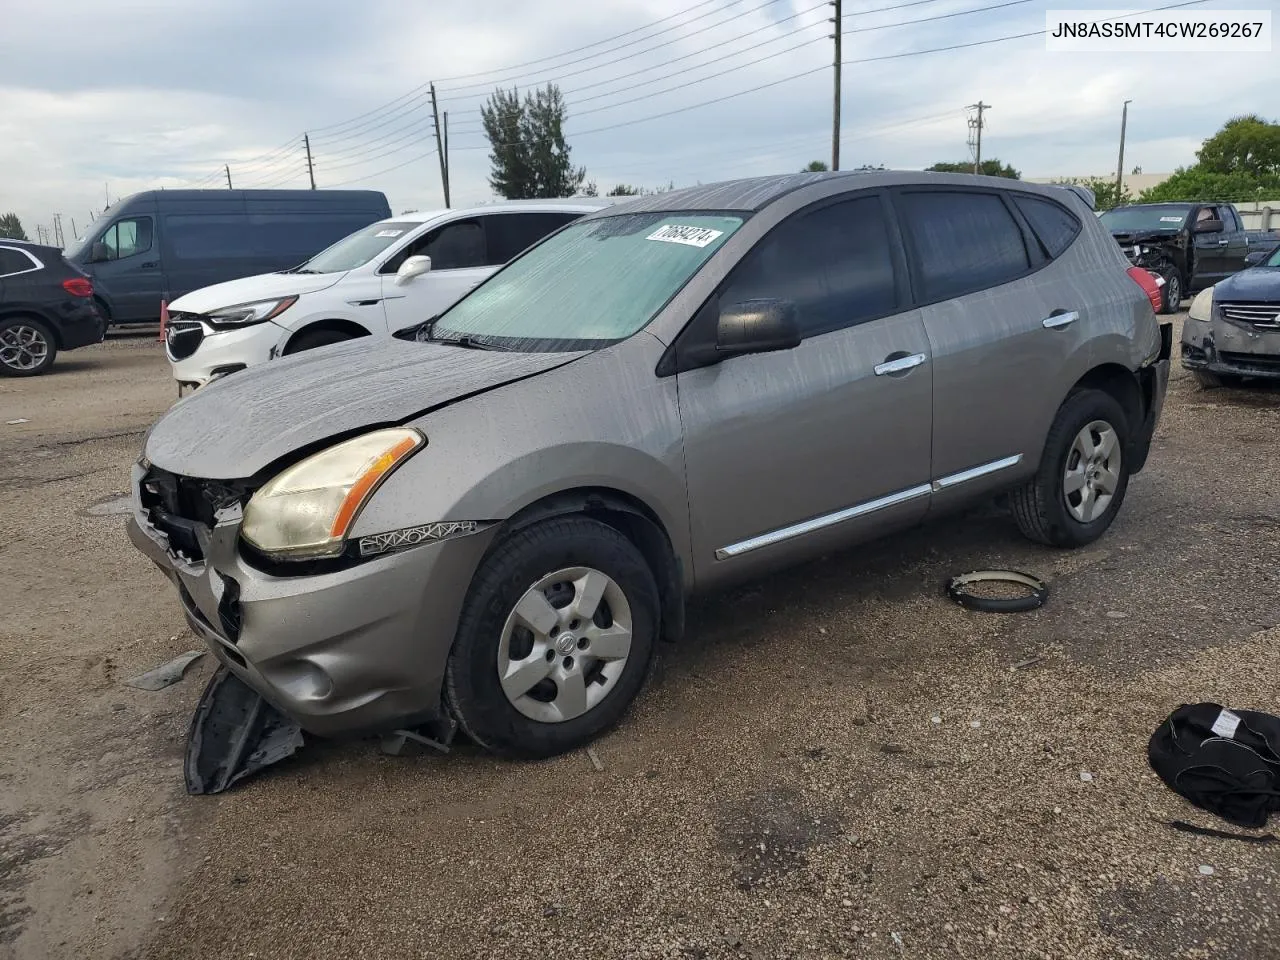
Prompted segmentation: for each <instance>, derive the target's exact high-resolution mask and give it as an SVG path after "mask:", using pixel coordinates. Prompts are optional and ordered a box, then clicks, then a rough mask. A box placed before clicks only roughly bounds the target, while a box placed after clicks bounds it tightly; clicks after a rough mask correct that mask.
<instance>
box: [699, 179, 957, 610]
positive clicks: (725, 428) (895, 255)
mask: <svg viewBox="0 0 1280 960" xmlns="http://www.w3.org/2000/svg"><path fill="white" fill-rule="evenodd" d="M760 298H777V299H783V300H788V301H791V302H793V303H794V304H795V305H796V307H797V310H798V318H799V324H800V328H801V334H802V336H803V340H802V341H801V343H800V344H799V346H797V347H794V348H793V349H789V350H780V351H776V352H772V353H760V354H752V355H745V356H738V357H733V358H731V359H728V360H725V361H723V362H721V363H717V364H715V365H712V366H704V367H696V368H693V369H685V370H681V372H680V373H679V374H678V389H679V402H680V417H681V422H682V425H683V430H684V443H685V470H686V482H687V484H688V496H689V510H690V527H691V534H692V540H693V549H694V563H695V568H696V569H695V572H696V576H697V578H698V580H699V582H700V583H702V584H704V585H705V584H711V583H714V582H716V581H718V580H722V579H727V578H730V577H736V576H741V575H749V574H751V573H754V572H758V571H760V570H762V569H767V568H769V567H772V566H775V565H779V564H782V563H784V562H791V561H794V560H797V559H801V558H803V557H805V556H812V555H814V554H817V553H819V552H821V551H823V550H826V549H829V548H831V547H833V546H837V545H839V544H842V543H847V542H849V541H851V540H853V539H856V538H859V537H862V536H870V535H872V534H873V533H875V532H877V531H878V530H881V529H885V528H887V527H888V526H891V525H895V524H903V523H910V522H912V521H914V520H917V519H919V518H920V517H921V516H922V515H923V514H924V513H925V510H926V508H927V500H928V494H929V487H928V479H929V429H930V417H931V410H932V382H931V367H930V364H929V362H928V361H929V345H928V339H927V336H926V334H925V329H924V324H923V322H922V321H921V318H920V314H919V312H918V311H916V310H913V309H909V308H908V307H907V306H906V301H907V298H908V294H907V290H906V286H905V274H904V268H903V266H902V259H901V251H900V248H899V246H898V242H897V239H896V233H895V230H894V228H893V225H892V221H891V218H890V216H889V208H888V202H887V199H886V198H885V196H883V195H882V194H880V193H863V194H859V195H856V196H854V197H852V198H845V199H840V200H837V201H835V202H825V203H823V204H821V205H819V206H816V207H810V208H808V209H806V210H802V211H799V212H797V213H795V214H793V215H791V216H790V217H789V218H788V219H786V220H784V221H783V222H782V223H780V224H779V225H778V226H776V227H775V228H774V229H773V230H771V231H770V232H769V233H768V234H767V235H766V236H765V237H764V238H763V239H762V240H761V241H760V242H759V243H757V245H756V246H755V247H754V248H753V249H752V250H751V251H750V252H749V253H748V254H747V255H746V257H744V258H743V260H742V262H741V263H740V264H738V266H737V267H736V268H735V269H734V270H733V272H732V273H731V274H730V275H729V276H728V277H727V278H726V281H725V283H724V284H722V286H721V288H720V290H719V291H717V294H716V295H715V296H713V297H712V298H711V299H710V300H709V301H708V303H707V304H706V305H705V306H704V307H703V308H702V310H701V311H700V312H699V314H698V316H697V317H696V318H695V319H694V321H693V323H692V324H690V327H689V328H687V329H686V331H685V332H684V333H683V334H682V335H681V341H682V342H681V344H680V346H682V347H687V346H689V345H690V344H692V345H693V346H697V344H698V343H700V342H702V341H708V342H713V341H714V335H715V321H716V318H717V317H718V315H719V310H720V308H721V307H722V306H728V305H732V304H735V303H741V302H743V301H747V300H754V299H760Z"/></svg>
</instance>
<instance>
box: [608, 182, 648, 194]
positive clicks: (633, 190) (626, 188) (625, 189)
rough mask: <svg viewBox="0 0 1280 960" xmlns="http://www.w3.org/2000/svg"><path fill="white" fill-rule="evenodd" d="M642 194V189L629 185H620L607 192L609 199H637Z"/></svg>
mask: <svg viewBox="0 0 1280 960" xmlns="http://www.w3.org/2000/svg"><path fill="white" fill-rule="evenodd" d="M642 193H644V188H643V187H633V186H632V185H631V184H629V183H620V184H618V185H617V186H616V187H614V188H613V189H612V190H610V191H609V193H608V196H610V197H638V196H640V194H642Z"/></svg>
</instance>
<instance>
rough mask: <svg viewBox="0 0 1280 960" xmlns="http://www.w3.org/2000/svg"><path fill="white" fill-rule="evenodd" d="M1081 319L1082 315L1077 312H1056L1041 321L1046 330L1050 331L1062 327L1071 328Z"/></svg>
mask: <svg viewBox="0 0 1280 960" xmlns="http://www.w3.org/2000/svg"><path fill="white" fill-rule="evenodd" d="M1079 319H1080V314H1079V313H1078V312H1076V311H1075V310H1055V311H1053V313H1051V314H1050V315H1049V316H1047V317H1045V318H1044V319H1043V320H1041V321H1040V323H1041V324H1043V325H1044V326H1045V327H1046V328H1048V329H1050V330H1058V329H1061V328H1062V327H1069V326H1071V324H1073V323H1075V322H1076V321H1077V320H1079Z"/></svg>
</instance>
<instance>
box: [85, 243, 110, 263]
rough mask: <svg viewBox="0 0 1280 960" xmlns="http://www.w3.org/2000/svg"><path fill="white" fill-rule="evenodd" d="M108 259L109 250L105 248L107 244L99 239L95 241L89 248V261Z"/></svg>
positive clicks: (98, 261) (99, 261) (100, 261)
mask: <svg viewBox="0 0 1280 960" xmlns="http://www.w3.org/2000/svg"><path fill="white" fill-rule="evenodd" d="M110 259H111V251H110V250H108V249H107V245H106V244H105V243H103V242H102V241H101V240H98V241H96V242H95V243H94V244H93V246H91V247H90V248H89V262H90V263H102V261H104V260H110Z"/></svg>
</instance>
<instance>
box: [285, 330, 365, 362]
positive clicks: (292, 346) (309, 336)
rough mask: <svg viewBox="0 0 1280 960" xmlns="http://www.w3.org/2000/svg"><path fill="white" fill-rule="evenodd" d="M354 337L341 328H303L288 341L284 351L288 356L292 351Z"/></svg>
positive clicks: (323, 345)
mask: <svg viewBox="0 0 1280 960" xmlns="http://www.w3.org/2000/svg"><path fill="white" fill-rule="evenodd" d="M354 339H356V338H355V337H353V336H352V335H351V334H349V333H344V332H343V331H341V330H305V331H303V332H302V333H300V334H298V335H297V336H296V337H294V338H293V339H292V340H290V341H289V349H287V350H286V351H285V355H286V356H288V355H290V354H294V353H301V352H302V351H303V350H314V349H315V348H316V347H327V346H329V344H331V343H342V342H344V341H346V340H354Z"/></svg>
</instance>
